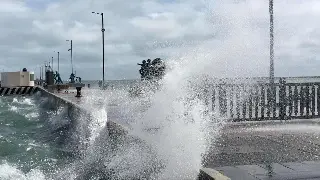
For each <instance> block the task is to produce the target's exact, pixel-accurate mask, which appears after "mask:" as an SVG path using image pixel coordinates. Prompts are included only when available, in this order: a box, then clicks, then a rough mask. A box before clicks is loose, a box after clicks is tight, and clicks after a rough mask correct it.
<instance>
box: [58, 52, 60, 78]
mask: <svg viewBox="0 0 320 180" xmlns="http://www.w3.org/2000/svg"><path fill="white" fill-rule="evenodd" d="M58 73H59V74H60V52H58Z"/></svg>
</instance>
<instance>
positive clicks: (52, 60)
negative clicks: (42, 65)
mask: <svg viewBox="0 0 320 180" xmlns="http://www.w3.org/2000/svg"><path fill="white" fill-rule="evenodd" d="M51 69H52V71H53V56H52V57H51Z"/></svg>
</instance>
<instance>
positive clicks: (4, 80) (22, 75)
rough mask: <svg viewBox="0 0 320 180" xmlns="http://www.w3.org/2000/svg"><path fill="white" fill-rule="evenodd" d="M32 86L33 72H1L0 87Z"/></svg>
mask: <svg viewBox="0 0 320 180" xmlns="http://www.w3.org/2000/svg"><path fill="white" fill-rule="evenodd" d="M17 86H34V72H28V71H25V72H24V71H18V72H2V73H1V87H17Z"/></svg>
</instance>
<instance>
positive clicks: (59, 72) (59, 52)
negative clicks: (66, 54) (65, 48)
mask: <svg viewBox="0 0 320 180" xmlns="http://www.w3.org/2000/svg"><path fill="white" fill-rule="evenodd" d="M54 52H56V51H54ZM57 53H58V73H59V74H60V71H59V69H60V60H59V59H60V52H59V51H58V52H57Z"/></svg>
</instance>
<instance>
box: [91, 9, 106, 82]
mask: <svg viewBox="0 0 320 180" xmlns="http://www.w3.org/2000/svg"><path fill="white" fill-rule="evenodd" d="M92 13H93V14H100V15H101V32H102V87H104V31H105V29H104V23H103V13H97V12H92Z"/></svg>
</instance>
